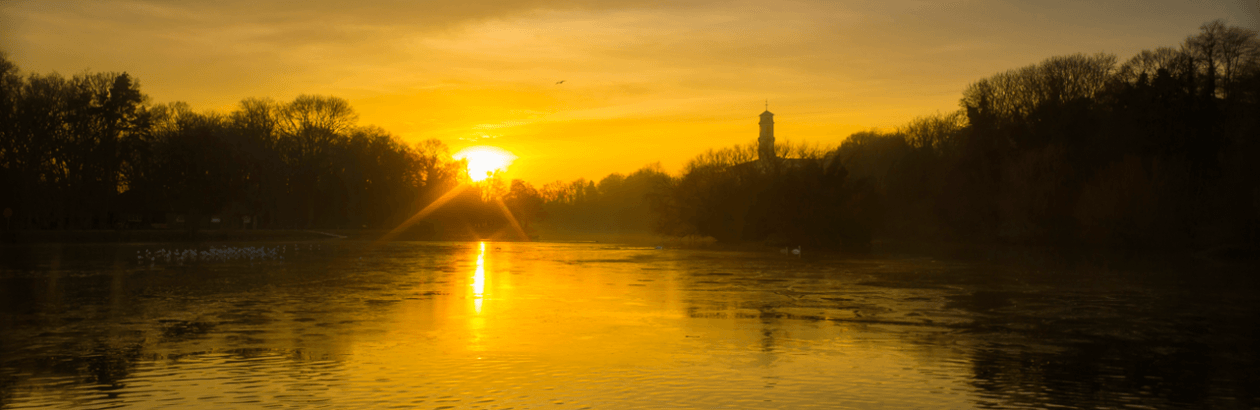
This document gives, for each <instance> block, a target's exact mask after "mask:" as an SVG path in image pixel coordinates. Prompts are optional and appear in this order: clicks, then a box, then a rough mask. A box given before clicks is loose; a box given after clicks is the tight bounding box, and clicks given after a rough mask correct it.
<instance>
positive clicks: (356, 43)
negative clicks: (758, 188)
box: [0, 0, 1260, 184]
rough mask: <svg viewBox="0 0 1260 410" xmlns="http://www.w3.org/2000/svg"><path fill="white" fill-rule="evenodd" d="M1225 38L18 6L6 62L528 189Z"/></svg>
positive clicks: (707, 16) (883, 119)
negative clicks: (385, 134) (282, 109)
mask: <svg viewBox="0 0 1260 410" xmlns="http://www.w3.org/2000/svg"><path fill="white" fill-rule="evenodd" d="M343 3H345V4H343ZM1217 18H1221V19H1225V20H1226V21H1227V22H1229V23H1230V24H1234V25H1239V26H1244V27H1248V28H1252V29H1257V28H1260V0H1210V1H1209V0H1203V1H1189V0H1180V1H1178V0H1125V1H1106V0H1093V1H1075V0H1066V1H1063V0H1060V1H988V0H959V1H919V0H879V1H874V0H862V1H838V0H836V1H766V0H762V1H707V0H699V1H647V0H569V1H551V0H509V1H500V2H493V3H489V2H473V1H371V0H363V1H357V2H329V1H302V2H271V1H258V0H250V1H235V0H232V1H215V2H204V1H139V0H137V1H112V0H104V1H91V2H78V1H76V2H59V1H29V2H28V1H6V2H0V51H3V52H6V53H8V55H9V58H10V59H11V60H12V61H13V62H15V63H16V64H18V66H19V67H21V69H22V70H23V71H24V72H37V73H49V72H54V71H55V72H59V73H62V74H65V75H71V74H75V73H79V72H82V71H84V70H90V71H93V72H100V71H126V72H128V73H130V74H132V75H133V76H135V77H136V78H138V79H139V81H140V84H141V89H142V90H143V91H144V92H145V93H146V94H148V95H149V96H150V97H151V98H152V99H153V101H154V102H171V101H185V102H188V103H189V104H191V105H192V106H193V107H194V108H196V109H201V110H225V111H226V110H229V109H231V108H232V107H233V106H234V105H235V103H236V102H238V101H240V100H241V99H243V98H246V97H271V98H274V99H276V100H280V101H287V100H291V99H292V98H293V97H296V96H297V95H299V94H325V95H335V96H339V97H342V98H346V99H348V100H349V101H350V102H351V103H352V104H353V106H354V107H355V109H356V110H357V111H358V113H359V114H360V121H361V122H362V123H366V124H375V125H380V126H382V127H384V128H385V129H386V130H389V131H391V132H393V133H395V134H396V135H399V136H401V137H402V138H403V139H404V140H407V141H413V142H414V141H420V140H423V139H428V138H438V139H440V140H442V141H443V142H445V143H446V144H447V145H449V146H450V147H451V148H452V152H455V151H458V150H459V149H461V148H464V147H467V146H472V145H493V146H497V147H501V148H503V149H506V150H508V151H511V152H512V153H513V154H515V155H516V156H517V157H518V159H517V160H516V162H515V163H514V164H513V166H512V168H511V169H510V171H509V174H508V175H509V177H512V178H523V179H525V180H527V181H530V182H533V183H535V184H541V183H545V182H548V181H554V180H557V179H563V180H571V179H575V178H579V177H585V178H588V179H592V178H593V179H599V178H601V177H603V176H605V175H607V174H609V173H612V172H621V173H628V172H633V171H634V170H636V169H638V168H640V167H642V166H644V165H646V164H649V163H653V162H657V161H660V162H661V164H662V165H663V166H664V167H665V169H666V170H668V171H671V172H677V171H679V170H680V169H681V167H682V165H683V164H684V163H685V162H686V161H687V160H688V159H690V158H692V157H693V156H695V155H696V154H699V153H701V152H702V151H704V150H705V149H708V148H719V147H725V146H730V145H733V144H742V143H747V142H750V141H753V140H755V139H756V138H757V130H758V128H757V120H758V118H757V114H759V113H760V112H761V111H762V110H763V101H764V100H765V99H769V100H770V111H773V112H774V113H775V114H776V116H775V121H776V130H775V134H776V137H777V138H779V139H780V140H783V139H787V140H791V141H793V142H809V143H818V144H823V145H835V144H838V143H839V142H840V141H842V140H843V139H844V138H845V137H846V136H848V135H849V134H850V133H852V132H855V131H859V130H864V129H870V128H890V127H895V126H897V125H899V124H902V123H904V122H906V121H908V120H910V119H912V118H914V117H916V116H920V115H925V114H931V113H934V112H937V111H942V112H944V111H952V110H954V109H956V108H957V106H958V98H959V97H960V96H961V92H962V90H963V88H965V87H966V86H967V84H968V83H970V82H972V81H975V80H978V79H980V78H983V77H986V76H988V75H991V74H993V73H996V72H1000V71H1005V70H1007V69H1011V68H1016V67H1021V66H1025V65H1028V64H1032V63H1036V62H1038V61H1040V60H1042V59H1044V58H1046V57H1050V56H1054V55H1063V54H1071V53H1077V52H1084V53H1096V52H1109V53H1115V54H1117V55H1118V56H1119V57H1120V59H1121V61H1123V60H1124V59H1127V58H1128V57H1129V56H1131V55H1132V54H1133V53H1135V52H1137V51H1139V50H1142V49H1148V48H1155V47H1159V46H1176V45H1177V44H1178V43H1180V42H1181V40H1182V39H1184V38H1185V37H1186V36H1187V35H1190V34H1193V33H1195V32H1197V31H1198V26H1199V25H1200V24H1202V23H1204V22H1207V21H1210V20H1213V19H1217ZM561 80H563V81H564V83H563V84H558V85H557V84H556V82H558V81H561Z"/></svg>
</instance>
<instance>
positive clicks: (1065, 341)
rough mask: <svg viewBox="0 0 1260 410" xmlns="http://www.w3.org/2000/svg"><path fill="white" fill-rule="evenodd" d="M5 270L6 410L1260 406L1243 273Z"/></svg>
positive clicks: (1195, 269) (788, 259) (749, 259)
mask: <svg viewBox="0 0 1260 410" xmlns="http://www.w3.org/2000/svg"><path fill="white" fill-rule="evenodd" d="M193 248H196V249H195V251H196V252H197V254H196V255H195V256H194V255H193V254H192V251H190V250H191V249H193ZM168 255H169V258H168ZM0 257H2V261H3V262H0V330H2V331H0V407H2V408H5V409H21V408H84V409H97V408H114V407H126V408H171V407H178V408H320V407H327V408H427V409H446V408H458V409H527V408H554V409H583V408H588V409H609V408H626V409H632V408H633V409H637V408H696V409H715V408H730V409H749V408H767V409H804V408H828V409H831V408H837V409H849V408H852V409H866V408H1064V407H1067V408H1136V409H1143V408H1151V409H1155V408H1159V409H1164V408H1186V409H1191V408H1196V409H1197V408H1256V406H1258V405H1260V393H1258V389H1257V388H1256V386H1260V371H1258V370H1257V369H1260V366H1257V364H1260V363H1258V362H1257V358H1256V348H1255V346H1256V344H1257V343H1256V340H1257V336H1258V332H1257V322H1256V321H1255V319H1254V318H1255V317H1256V316H1257V315H1256V313H1257V312H1256V310H1257V308H1256V306H1260V303H1257V302H1260V301H1257V299H1258V297H1257V293H1256V292H1255V291H1256V282H1255V279H1254V278H1252V276H1253V275H1254V272H1247V271H1245V270H1244V269H1242V268H1239V267H1229V266H1212V265H1209V264H1187V265H1186V266H1167V267H1165V268H1162V269H1148V270H1133V269H1128V270H1126V269H1112V268H1105V267H1099V266H1094V265H1087V264H1075V265H1072V264H1046V263H994V262H975V261H970V262H960V261H948V260H938V259H933V258H928V257H911V256H872V257H856V258H855V257H842V256H833V255H815V254H812V253H811V252H810V251H809V250H808V249H806V250H805V254H804V255H803V257H801V258H797V257H795V256H791V255H783V254H780V253H779V252H777V251H774V250H768V251H766V252H748V251H738V252H737V251H715V250H686V249H654V248H646V247H628V246H617V245H608V244H598V243H591V244H563V243H497V242H481V243H478V242H472V243H441V242H395V243H388V244H384V245H373V244H369V243H364V242H338V241H317V242H297V243H294V242H287V243H281V242H268V243H223V244H215V245H213V246H210V245H204V244H203V245H200V246H196V247H194V246H193V245H189V244H131V245H114V244H110V245H26V246H19V245H8V246H6V247H2V248H0Z"/></svg>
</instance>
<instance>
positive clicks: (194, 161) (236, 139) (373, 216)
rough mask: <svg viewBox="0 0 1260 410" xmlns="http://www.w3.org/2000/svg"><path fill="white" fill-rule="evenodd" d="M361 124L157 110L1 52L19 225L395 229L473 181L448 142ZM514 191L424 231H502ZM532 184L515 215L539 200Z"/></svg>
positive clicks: (331, 116)
mask: <svg viewBox="0 0 1260 410" xmlns="http://www.w3.org/2000/svg"><path fill="white" fill-rule="evenodd" d="M357 119H358V117H357V115H356V114H355V112H354V110H353V108H352V107H351V106H350V104H349V103H348V102H346V101H345V100H343V99H340V98H336V97H327V96H315V95H301V96H298V97H297V98H295V99H294V100H292V101H288V102H278V101H274V100H270V99H257V98H249V99H245V100H242V101H241V102H240V104H239V105H238V107H237V108H236V109H235V110H233V111H231V112H228V113H218V112H194V111H193V110H192V109H191V108H190V107H189V106H188V105H187V104H185V103H180V102H175V103H167V104H152V103H150V102H149V100H148V98H147V97H146V96H145V95H144V94H143V93H142V92H141V91H140V87H139V84H138V82H137V81H136V80H135V79H133V78H132V77H131V76H130V75H128V74H126V73H83V74H79V75H75V76H73V77H69V78H67V77H63V76H61V75H58V74H48V75H40V74H26V75H23V74H22V73H20V72H19V70H18V68H17V66H16V65H15V64H13V63H12V62H10V61H9V60H8V59H7V58H6V57H5V56H3V55H0V181H3V185H2V186H0V208H6V209H8V210H9V212H10V213H11V217H10V218H8V221H7V222H8V228H9V229H118V228H153V227H166V228H176V227H186V228H189V229H197V228H209V227H214V226H226V227H236V228H247V227H248V228H306V229H309V228H364V227H367V228H392V227H395V226H397V225H398V224H399V223H401V222H402V221H404V220H406V219H407V218H409V217H411V216H412V215H414V214H415V213H416V211H418V210H419V209H422V208H424V206H425V205H426V204H428V203H431V202H432V201H434V200H435V199H436V198H439V197H441V196H442V195H443V194H445V193H447V192H452V190H453V189H454V188H455V187H457V186H460V185H461V184H464V185H470V184H469V181H468V177H467V175H466V174H465V172H464V168H465V165H466V164H465V163H464V162H463V161H455V160H453V159H452V158H451V155H450V153H449V152H448V150H447V147H446V146H445V145H443V144H442V143H441V142H440V141H438V140H435V139H431V140H427V141H423V142H420V143H416V144H407V143H404V142H402V141H401V140H400V139H399V138H397V137H396V136H393V135H391V134H389V133H388V132H386V131H385V130H383V129H381V128H379V127H374V126H366V125H360V124H358V123H357ZM501 185H503V183H502V182H501V181H499V180H498V179H495V180H493V181H491V182H490V183H487V184H480V185H470V186H469V187H468V189H463V190H460V191H459V193H458V194H459V195H457V196H456V197H455V198H453V199H452V200H453V202H454V203H455V204H458V206H452V207H450V208H451V209H448V210H443V211H441V212H438V213H436V214H434V215H431V216H430V218H429V220H428V221H427V222H425V223H423V224H420V225H418V226H416V227H415V229H413V230H416V231H419V232H420V236H422V237H436V236H440V235H442V234H443V232H438V231H442V230H443V229H446V230H447V231H451V230H452V228H450V227H455V228H454V231H453V232H446V234H451V233H453V234H455V235H456V236H461V235H462V236H469V235H483V234H484V235H490V234H493V233H495V232H500V231H502V230H503V227H504V226H505V225H506V224H507V222H506V219H507V218H505V217H503V216H501V215H499V214H500V213H502V212H501V209H500V208H499V207H498V203H499V202H500V201H502V198H498V197H496V198H491V197H490V196H488V195H487V192H489V191H490V190H492V189H494V188H496V187H499V186H501ZM518 185H520V184H519V183H517V184H514V185H513V187H512V188H513V189H514V190H512V191H511V192H510V193H511V194H513V195H515V196H509V197H508V202H509V203H512V204H513V206H522V204H524V203H525V202H528V201H522V200H520V199H519V198H518V197H519V196H520V195H521V194H520V192H518V191H519V190H520V189H522V188H524V187H522V186H518ZM526 193H528V192H526ZM500 196H501V195H500ZM525 211H528V210H525ZM523 213H527V212H523ZM444 223H445V225H446V226H447V228H443V224H444ZM448 236H449V235H448Z"/></svg>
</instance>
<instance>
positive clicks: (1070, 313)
mask: <svg viewBox="0 0 1260 410" xmlns="http://www.w3.org/2000/svg"><path fill="white" fill-rule="evenodd" d="M1082 270H1084V269H1082ZM1093 273H1095V274H1096V273H1098V272H1093ZM1003 274H1005V275H1025V278H1024V279H1026V280H1029V281H1034V280H1053V278H1051V276H1058V275H1054V274H1045V275H1043V277H1041V278H1036V277H1031V276H1032V275H1029V274H1027V273H1019V272H1004V273H1003ZM1109 275H1110V276H1113V277H1112V278H1104V279H1098V280H1089V279H1082V278H1080V277H1068V278H1063V279H1068V280H1081V281H1082V282H1083V284H1082V285H1079V288H1076V289H1073V288H1072V287H1070V286H1064V287H1060V288H1057V289H1044V288H1043V289H1040V290H1038V291H1033V292H1017V291H1004V290H986V289H980V290H974V289H973V290H969V291H967V292H966V293H963V294H959V295H955V296H953V297H951V298H950V299H951V302H949V303H948V304H947V308H951V309H959V310H964V311H967V312H969V313H970V315H971V317H972V318H974V322H973V323H972V324H971V325H970V326H968V331H967V333H968V336H967V337H968V338H974V339H975V340H977V341H979V342H980V343H982V347H979V348H976V349H974V350H971V352H970V355H971V362H972V371H973V381H972V385H973V386H975V387H976V388H977V390H978V392H979V393H980V395H981V397H983V398H984V399H982V400H981V401H980V402H979V403H978V404H979V405H981V406H985V407H1007V406H1012V405H1014V406H1045V405H1047V404H1054V405H1060V406H1067V407H1105V406H1123V405H1130V404H1132V405H1143V406H1150V407H1153V408H1201V407H1204V406H1222V405H1223V406H1225V407H1233V406H1237V405H1242V407H1244V408H1250V407H1251V406H1253V405H1254V404H1255V403H1252V401H1253V400H1254V397H1252V392H1251V387H1250V386H1253V385H1254V381H1255V380H1254V378H1255V375H1254V368H1255V365H1256V357H1255V355H1254V353H1250V352H1249V349H1250V348H1248V347H1243V346H1244V345H1249V344H1250V343H1253V342H1251V341H1254V340H1255V339H1254V336H1255V332H1254V330H1250V331H1249V330H1247V327H1248V326H1250V325H1242V326H1239V323H1247V322H1248V321H1249V320H1250V319H1248V318H1249V317H1252V316H1253V314H1254V308H1247V309H1250V310H1251V311H1252V312H1251V313H1247V312H1244V311H1242V310H1239V309H1234V308H1226V309H1222V307H1224V306H1227V305H1230V302H1225V301H1211V300H1207V299H1206V297H1205V296H1204V295H1210V294H1213V293H1211V292H1205V293H1203V294H1198V293H1193V292H1189V293H1188V292H1183V291H1181V290H1180V289H1178V288H1177V287H1176V284H1175V283H1168V282H1148V281H1132V282H1125V283H1123V285H1122V286H1124V288H1118V289H1108V288H1109V287H1112V286H1115V284H1113V283H1109V282H1110V281H1113V280H1115V277H1116V276H1121V275H1124V274H1123V273H1117V272H1110V273H1109ZM1129 279H1132V278H1129ZM1135 282H1136V283H1135ZM1143 282H1145V283H1143ZM1196 292H1203V290H1196ZM1222 293H1225V292H1222ZM1217 294H1220V293H1217ZM1252 299H1254V297H1253V298H1252ZM1247 309H1243V310H1247ZM1251 327H1253V328H1254V326H1251Z"/></svg>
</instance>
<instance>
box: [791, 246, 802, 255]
mask: <svg viewBox="0 0 1260 410" xmlns="http://www.w3.org/2000/svg"><path fill="white" fill-rule="evenodd" d="M792 254H793V255H796V257H798V258H799V257H801V245H796V249H793V250H792Z"/></svg>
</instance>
